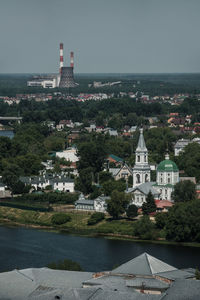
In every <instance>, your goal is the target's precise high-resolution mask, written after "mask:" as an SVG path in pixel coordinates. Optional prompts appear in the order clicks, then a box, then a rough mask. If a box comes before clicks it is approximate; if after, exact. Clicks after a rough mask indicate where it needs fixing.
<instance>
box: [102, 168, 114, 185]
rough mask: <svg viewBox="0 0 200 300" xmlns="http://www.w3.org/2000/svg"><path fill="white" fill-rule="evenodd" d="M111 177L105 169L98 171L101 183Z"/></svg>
mask: <svg viewBox="0 0 200 300" xmlns="http://www.w3.org/2000/svg"><path fill="white" fill-rule="evenodd" d="M112 179H113V177H112V175H111V173H109V172H107V171H102V172H100V173H99V182H100V183H101V184H102V183H104V182H106V181H108V180H112Z"/></svg>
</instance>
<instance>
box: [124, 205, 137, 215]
mask: <svg viewBox="0 0 200 300" xmlns="http://www.w3.org/2000/svg"><path fill="white" fill-rule="evenodd" d="M126 215H127V217H128V218H135V217H137V215H138V208H137V206H136V205H135V204H131V205H129V206H128V208H127V210H126Z"/></svg>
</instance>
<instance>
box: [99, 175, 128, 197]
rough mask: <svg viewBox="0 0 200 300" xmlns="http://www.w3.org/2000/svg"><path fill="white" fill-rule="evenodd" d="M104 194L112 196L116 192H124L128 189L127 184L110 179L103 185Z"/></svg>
mask: <svg viewBox="0 0 200 300" xmlns="http://www.w3.org/2000/svg"><path fill="white" fill-rule="evenodd" d="M102 186H103V191H104V194H105V195H107V196H110V195H111V193H112V192H113V191H114V190H116V191H118V192H123V191H125V189H126V183H125V181H124V180H122V179H120V180H114V179H110V180H108V181H106V182H104V183H103V184H102Z"/></svg>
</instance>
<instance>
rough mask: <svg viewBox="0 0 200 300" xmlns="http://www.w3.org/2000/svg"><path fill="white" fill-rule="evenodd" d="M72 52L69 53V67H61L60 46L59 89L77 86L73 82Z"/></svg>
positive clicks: (61, 49) (61, 54) (61, 48)
mask: <svg viewBox="0 0 200 300" xmlns="http://www.w3.org/2000/svg"><path fill="white" fill-rule="evenodd" d="M73 70H74V52H70V67H64V66H63V44H62V43H61V44H60V82H59V87H60V88H71V87H75V86H77V84H76V83H75V81H74V71H73Z"/></svg>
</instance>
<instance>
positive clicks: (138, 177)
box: [136, 174, 140, 183]
mask: <svg viewBox="0 0 200 300" xmlns="http://www.w3.org/2000/svg"><path fill="white" fill-rule="evenodd" d="M136 183H140V175H139V174H137V175H136Z"/></svg>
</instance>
